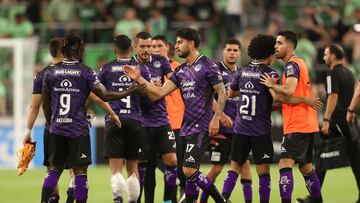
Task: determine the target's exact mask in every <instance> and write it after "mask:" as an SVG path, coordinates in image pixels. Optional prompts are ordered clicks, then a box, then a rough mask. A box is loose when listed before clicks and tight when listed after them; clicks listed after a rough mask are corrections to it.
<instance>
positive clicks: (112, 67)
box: [98, 58, 141, 121]
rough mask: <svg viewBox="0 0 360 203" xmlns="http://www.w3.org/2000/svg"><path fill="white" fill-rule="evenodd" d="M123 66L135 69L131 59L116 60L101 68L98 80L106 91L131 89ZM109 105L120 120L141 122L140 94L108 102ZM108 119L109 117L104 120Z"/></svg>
mask: <svg viewBox="0 0 360 203" xmlns="http://www.w3.org/2000/svg"><path fill="white" fill-rule="evenodd" d="M124 65H129V66H133V67H136V66H137V65H138V63H137V62H136V61H135V60H133V59H130V58H129V59H116V60H113V61H111V62H109V63H107V64H105V65H104V66H102V67H101V69H100V72H99V75H98V78H99V80H100V82H101V83H102V84H103V85H104V86H105V88H106V90H108V91H112V92H120V91H123V90H125V89H128V88H129V87H131V85H132V83H133V80H132V79H130V78H129V77H128V76H127V75H126V74H125V73H124V69H123V67H124ZM109 105H110V106H111V108H112V109H113V111H114V112H115V113H116V115H118V116H119V117H120V118H130V119H134V120H137V121H141V109H140V94H138V93H136V94H133V95H131V96H127V97H125V98H123V99H120V100H115V101H110V102H109ZM108 119H109V115H107V116H106V117H105V120H108Z"/></svg>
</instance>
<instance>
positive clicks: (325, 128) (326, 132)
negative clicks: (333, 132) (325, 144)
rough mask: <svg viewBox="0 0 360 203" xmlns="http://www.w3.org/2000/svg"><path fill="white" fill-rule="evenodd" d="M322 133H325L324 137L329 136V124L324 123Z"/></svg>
mask: <svg viewBox="0 0 360 203" xmlns="http://www.w3.org/2000/svg"><path fill="white" fill-rule="evenodd" d="M321 132H322V133H323V135H328V134H329V122H323V124H322V127H321Z"/></svg>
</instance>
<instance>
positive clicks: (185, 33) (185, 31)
mask: <svg viewBox="0 0 360 203" xmlns="http://www.w3.org/2000/svg"><path fill="white" fill-rule="evenodd" d="M176 37H180V38H183V39H186V40H188V41H194V45H195V48H198V47H199V45H200V35H199V32H198V31H196V30H194V29H192V28H189V27H186V28H180V29H178V30H176Z"/></svg>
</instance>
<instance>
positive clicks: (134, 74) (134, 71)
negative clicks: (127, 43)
mask: <svg viewBox="0 0 360 203" xmlns="http://www.w3.org/2000/svg"><path fill="white" fill-rule="evenodd" d="M124 72H125V74H126V75H127V76H129V77H130V78H131V79H133V80H135V81H137V80H139V79H140V68H134V67H132V66H128V65H125V66H124Z"/></svg>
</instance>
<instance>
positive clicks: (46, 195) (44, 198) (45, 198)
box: [41, 187, 53, 203]
mask: <svg viewBox="0 0 360 203" xmlns="http://www.w3.org/2000/svg"><path fill="white" fill-rule="evenodd" d="M52 194H53V189H52V188H49V187H43V188H42V191H41V203H47V202H49V199H50V197H51V195H52Z"/></svg>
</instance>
